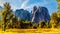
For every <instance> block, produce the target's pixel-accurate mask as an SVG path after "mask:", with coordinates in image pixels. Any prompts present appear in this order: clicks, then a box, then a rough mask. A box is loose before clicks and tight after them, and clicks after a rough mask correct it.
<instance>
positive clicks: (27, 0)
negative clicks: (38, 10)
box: [20, 0, 29, 8]
mask: <svg viewBox="0 0 60 34" xmlns="http://www.w3.org/2000/svg"><path fill="white" fill-rule="evenodd" d="M28 2H29V0H25V1H24V2H23V3H22V5H21V7H20V8H25V7H26V4H27V3H28Z"/></svg>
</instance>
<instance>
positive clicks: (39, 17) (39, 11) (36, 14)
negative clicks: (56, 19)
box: [31, 6, 50, 23]
mask: <svg viewBox="0 0 60 34" xmlns="http://www.w3.org/2000/svg"><path fill="white" fill-rule="evenodd" d="M40 21H43V22H49V21H50V15H49V12H48V9H47V8H46V7H40V6H39V7H38V8H37V7H36V6H34V7H33V10H32V20H31V22H32V23H37V22H40Z"/></svg>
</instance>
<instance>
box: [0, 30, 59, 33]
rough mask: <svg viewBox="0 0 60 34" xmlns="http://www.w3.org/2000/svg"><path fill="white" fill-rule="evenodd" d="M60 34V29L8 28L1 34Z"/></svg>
mask: <svg viewBox="0 0 60 34" xmlns="http://www.w3.org/2000/svg"><path fill="white" fill-rule="evenodd" d="M31 33H32V34H60V29H7V30H6V31H2V30H0V34H31Z"/></svg>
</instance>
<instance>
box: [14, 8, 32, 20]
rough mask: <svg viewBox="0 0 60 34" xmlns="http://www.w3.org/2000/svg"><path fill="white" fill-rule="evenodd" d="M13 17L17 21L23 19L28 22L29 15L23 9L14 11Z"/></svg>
mask: <svg viewBox="0 0 60 34" xmlns="http://www.w3.org/2000/svg"><path fill="white" fill-rule="evenodd" d="M15 15H16V16H17V17H18V19H24V20H30V19H31V17H30V15H31V14H30V13H29V11H27V10H24V9H18V10H16V11H15Z"/></svg>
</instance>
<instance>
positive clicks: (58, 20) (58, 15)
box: [51, 11, 60, 28]
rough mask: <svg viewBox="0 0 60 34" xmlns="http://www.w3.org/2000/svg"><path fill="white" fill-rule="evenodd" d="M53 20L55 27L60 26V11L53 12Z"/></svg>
mask: <svg viewBox="0 0 60 34" xmlns="http://www.w3.org/2000/svg"><path fill="white" fill-rule="evenodd" d="M51 21H52V25H53V26H54V28H58V26H60V11H57V12H55V13H53V14H52V16H51Z"/></svg>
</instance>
